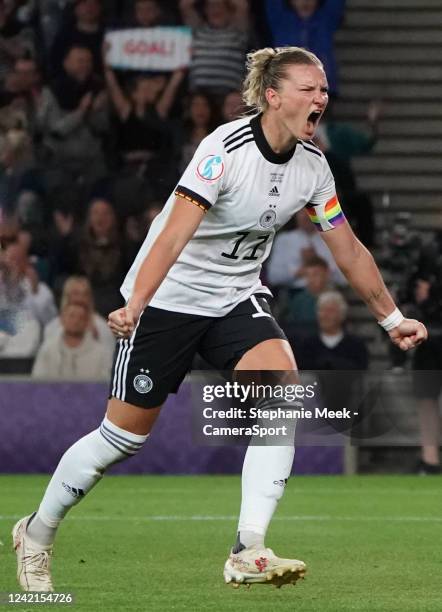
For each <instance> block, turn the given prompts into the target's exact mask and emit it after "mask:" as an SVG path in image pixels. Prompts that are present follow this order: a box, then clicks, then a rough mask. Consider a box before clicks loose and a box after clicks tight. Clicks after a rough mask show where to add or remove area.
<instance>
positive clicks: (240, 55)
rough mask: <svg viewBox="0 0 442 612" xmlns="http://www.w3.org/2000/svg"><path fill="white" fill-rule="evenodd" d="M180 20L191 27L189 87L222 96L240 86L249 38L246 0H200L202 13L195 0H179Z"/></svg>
mask: <svg viewBox="0 0 442 612" xmlns="http://www.w3.org/2000/svg"><path fill="white" fill-rule="evenodd" d="M180 10H181V16H182V19H183V22H184V23H185V24H186V25H188V26H190V27H191V28H193V56H192V61H191V65H190V73H189V78H190V88H191V90H192V91H195V90H201V89H203V90H206V91H207V92H209V93H211V94H213V95H215V96H219V97H220V98H222V97H223V96H225V94H226V93H228V92H229V91H232V90H233V89H240V87H241V83H242V80H243V77H244V65H245V56H246V52H247V46H248V40H249V27H250V21H249V5H248V1H247V0H230V2H229V1H228V0H204V3H203V14H200V12H199V11H198V10H197V8H196V2H195V0H180Z"/></svg>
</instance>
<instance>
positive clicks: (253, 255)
mask: <svg viewBox="0 0 442 612" xmlns="http://www.w3.org/2000/svg"><path fill="white" fill-rule="evenodd" d="M249 234H250V232H236V235H237V236H239V238H238V239H237V241H236V242H235V244H234V245H233V249H232V252H231V253H221V255H222V256H223V257H227V259H239V255H237V253H238V249H239V247H240V245H241V243H242V242H243V240H244V239H245V238H247V236H248V235H249ZM269 236H270V234H263V235H262V236H257V241H256V243H255V244H253V245H252V244H251V245H250V248H251V251H250V253H249V254H248V255H246V256H245V257H243V258H242V259H246V260H249V261H253V260H255V259H258V257H257V255H256V253H257V252H258V249H259V247H260V246H261V245H263V244H265V243H266V242H267V240H268V239H269Z"/></svg>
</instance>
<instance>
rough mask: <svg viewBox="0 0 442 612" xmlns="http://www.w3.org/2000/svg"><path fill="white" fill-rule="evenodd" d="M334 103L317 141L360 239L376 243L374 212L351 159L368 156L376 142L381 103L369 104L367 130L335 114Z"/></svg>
mask: <svg viewBox="0 0 442 612" xmlns="http://www.w3.org/2000/svg"><path fill="white" fill-rule="evenodd" d="M334 106H335V103H334V102H333V104H329V106H328V108H327V113H326V117H325V121H323V122H321V125H320V126H319V128H318V131H317V133H316V136H315V141H316V143H317V145H318V146H319V148H320V149H321V151H322V152H323V153H324V155H325V157H326V158H327V161H328V163H329V166H330V168H331V171H332V173H333V176H334V179H335V183H336V189H337V192H338V195H339V199H340V202H341V204H342V205H343V207H344V210H345V212H346V215H347V217H348V218H349V220H350V222H351V223H352V225H353V226H354V230H355V232H356V234H357V236H358V238H359V239H360V240H361V241H362V242H363V243H364V244H365V245H366V246H367V247H371V246H373V245H374V233H375V227H374V213H373V206H372V203H371V201H370V198H369V196H368V195H367V194H366V193H364V192H361V191H360V190H359V189H358V186H357V182H356V177H355V175H354V172H353V169H352V166H351V162H352V159H353V158H354V157H356V156H359V155H368V154H369V153H371V151H372V150H373V147H374V146H375V144H376V142H377V135H378V122H379V115H380V112H381V108H382V107H381V104H380V103H379V102H377V101H373V102H371V103H370V104H369V106H368V111H367V130H366V131H362V130H358V129H356V128H354V127H353V126H351V125H349V124H347V123H344V122H342V121H336V120H335V118H334V114H333V108H334Z"/></svg>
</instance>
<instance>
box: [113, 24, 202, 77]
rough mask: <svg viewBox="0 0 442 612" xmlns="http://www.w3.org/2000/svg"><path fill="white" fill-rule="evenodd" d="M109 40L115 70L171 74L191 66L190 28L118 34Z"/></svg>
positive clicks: (117, 31) (125, 31)
mask: <svg viewBox="0 0 442 612" xmlns="http://www.w3.org/2000/svg"><path fill="white" fill-rule="evenodd" d="M105 40H106V43H105V44H106V48H107V53H106V61H107V63H108V64H109V65H110V66H112V68H116V69H124V70H152V71H158V72H168V71H171V70H176V69H177V68H183V67H186V66H188V65H189V64H190V55H191V43H192V32H191V29H190V28H187V27H181V26H177V27H157V28H133V29H128V30H116V31H113V32H108V33H107V34H106V39H105Z"/></svg>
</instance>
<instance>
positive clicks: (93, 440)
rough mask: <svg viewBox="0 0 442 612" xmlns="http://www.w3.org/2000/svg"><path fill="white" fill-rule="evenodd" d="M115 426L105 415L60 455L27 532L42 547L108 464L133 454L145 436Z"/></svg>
mask: <svg viewBox="0 0 442 612" xmlns="http://www.w3.org/2000/svg"><path fill="white" fill-rule="evenodd" d="M147 437H148V436H147V435H146V436H140V435H137V434H133V433H131V432H128V431H125V430H124V429H121V428H120V427H117V425H114V424H113V423H112V422H111V421H109V419H108V418H107V417H105V418H104V420H103V422H102V424H101V426H100V428H99V429H96V430H94V431H92V432H91V433H89V434H88V435H86V436H84V437H83V438H81V439H80V440H78V442H76V443H75V444H74V445H73V446H71V447H70V448H69V449H68V450H67V451H66V452H65V454H64V455H63V457H62V458H61V460H60V463H59V464H58V467H57V469H56V470H55V472H54V475H53V476H52V479H51V481H50V482H49V485H48V487H47V489H46V492H45V494H44V496H43V500H42V502H41V504H40V507H39V509H38V512H37V515H36V516H35V517H34V518H33V519H32V521H31V523H30V525H29V529H28V531H27V533H28V535H29V537H30V538H31V539H32V540H33V541H34V542H36V543H37V544H40V545H42V546H47V545H48V544H52V542H53V540H54V538H55V533H56V530H57V527H58V525H59V523H60V521H61V520H62V519H63V518H64V516H65V515H66V513H67V512H68V510H69V509H70V508H72V506H74V505H75V504H77V503H78V502H79V501H80V500H81V499H83V497H84V496H85V495H86V494H87V493H88V492H89V491H90V490H91V489H92V488H93V487H94V485H95V484H96V483H97V482H98V481H99V480H100V479H101V478H102V477H103V474H104V472H105V471H106V469H107V468H108V467H110V466H111V465H113V464H114V463H118V462H119V461H123V460H124V459H127V458H128V457H131V456H133V455H136V454H137V452H138V451H139V450H140V449H141V447H142V446H143V444H144V442H145V441H146V439H147Z"/></svg>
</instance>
